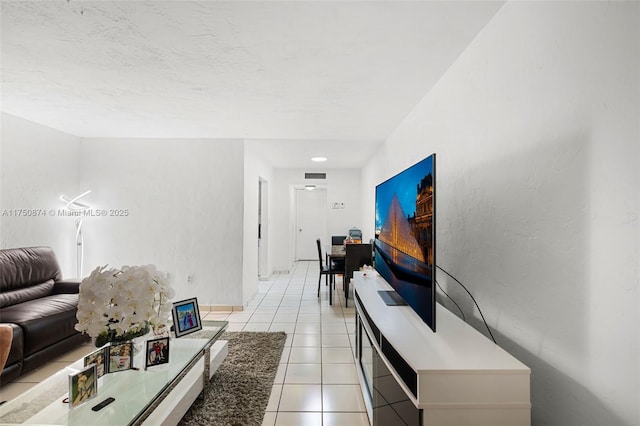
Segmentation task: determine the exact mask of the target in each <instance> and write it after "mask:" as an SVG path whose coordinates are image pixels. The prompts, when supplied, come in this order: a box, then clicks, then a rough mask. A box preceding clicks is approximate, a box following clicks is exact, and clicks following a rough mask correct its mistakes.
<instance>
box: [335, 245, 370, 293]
mask: <svg viewBox="0 0 640 426" xmlns="http://www.w3.org/2000/svg"><path fill="white" fill-rule="evenodd" d="M346 249H347V253H346V255H345V262H344V270H345V273H344V278H343V280H342V283H343V284H342V286H343V287H344V305H345V306H348V300H349V282H350V281H351V278H353V271H358V270H359V269H360V268H361V267H362V266H364V265H369V266H371V265H372V263H373V256H372V252H371V244H347V247H346Z"/></svg>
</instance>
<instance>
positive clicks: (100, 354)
mask: <svg viewBox="0 0 640 426" xmlns="http://www.w3.org/2000/svg"><path fill="white" fill-rule="evenodd" d="M107 356H108V351H107V348H100V349H98V350H97V351H95V352H91V353H90V354H89V355H87V356H85V357H84V366H85V367H88V366H90V365H91V364H95V365H96V374H97V376H96V377H97V378H100V377H102V376H104V373H106V370H107V369H106V368H105V367H106V364H107V362H106V360H107Z"/></svg>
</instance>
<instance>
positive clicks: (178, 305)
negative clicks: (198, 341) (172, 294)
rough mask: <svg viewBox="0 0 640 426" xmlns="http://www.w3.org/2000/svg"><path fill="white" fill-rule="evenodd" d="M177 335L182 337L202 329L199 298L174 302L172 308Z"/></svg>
mask: <svg viewBox="0 0 640 426" xmlns="http://www.w3.org/2000/svg"><path fill="white" fill-rule="evenodd" d="M171 313H172V315H173V327H174V330H175V333H176V337H182V336H184V335H186V334H189V333H193V332H194V331H198V330H202V322H201V321H200V310H199V309H198V299H197V298H195V297H194V298H192V299H186V300H182V301H180V302H174V303H173V309H172V310H171Z"/></svg>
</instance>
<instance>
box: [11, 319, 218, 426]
mask: <svg viewBox="0 0 640 426" xmlns="http://www.w3.org/2000/svg"><path fill="white" fill-rule="evenodd" d="M202 325H203V328H202V330H200V331H197V332H195V333H192V334H189V335H186V336H184V337H181V338H174V337H172V338H171V340H170V344H169V351H170V352H169V362H168V363H166V364H161V365H158V366H153V367H150V368H149V369H147V370H145V368H144V367H145V352H146V351H145V350H140V351H138V353H136V354H135V355H134V362H133V366H134V368H138V369H131V370H126V371H120V372H116V373H109V374H105V375H104V376H102V377H101V378H100V379H98V395H97V396H96V397H95V398H93V399H90V400H88V401H86V402H85V403H84V404H82V405H80V406H77V407H75V408H73V409H69V404H68V403H67V402H64V401H66V400H67V397H68V396H69V395H68V394H69V375H70V374H74V373H76V372H78V371H79V370H80V369H82V368H83V366H84V364H83V363H84V360H83V359H80V360H78V361H76V362H74V363H73V364H71V365H69V366H67V367H65V368H63V369H62V370H60V371H58V372H57V373H55V374H54V375H53V376H51V377H49V378H47V379H46V380H44V381H42V382H41V383H39V384H38V385H36V386H34V387H33V388H31V389H30V390H28V391H27V392H25V393H23V394H22V395H20V396H18V397H17V398H15V399H13V400H11V401H8V402H6V403H5V404H3V405H1V406H0V425H7V424H46V425H140V424H150V425H156V424H160V423H163V422H165V421H167V420H168V419H169V422H170V423H177V422H178V421H179V420H180V419H181V418H182V416H183V415H184V413H186V411H187V410H188V409H189V407H191V404H193V401H195V399H196V398H198V396H199V395H201V393H202V390H203V389H204V387H205V386H206V384H207V383H208V382H209V379H210V377H211V375H212V374H213V371H212V369H213V370H215V369H216V368H217V366H219V364H220V363H221V362H222V360H223V359H224V357H225V356H226V354H227V346H226V342H223V341H219V342H217V343H216V341H217V340H218V339H219V337H220V336H221V335H222V333H223V332H224V331H225V330H226V328H227V326H228V322H227V321H202ZM148 338H152V337H148ZM143 340H144V339H143ZM109 397H112V398H115V401H113V402H112V403H110V404H109V405H107V406H105V407H104V408H102V409H100V410H99V411H93V410H92V407H95V406H96V405H97V404H99V403H100V402H102V401H104V400H105V399H107V398H109Z"/></svg>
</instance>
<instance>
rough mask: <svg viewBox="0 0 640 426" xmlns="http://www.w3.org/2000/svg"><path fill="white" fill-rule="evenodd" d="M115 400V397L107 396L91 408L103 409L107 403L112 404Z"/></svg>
mask: <svg viewBox="0 0 640 426" xmlns="http://www.w3.org/2000/svg"><path fill="white" fill-rule="evenodd" d="M113 401H115V398H111V397H109V398H107V399H105V400H104V401H102V402H101V403H100V404H98V405H96V406H95V407H91V409H92V410H93V411H100V410H102V409H103V408H104V407H106V406H107V405H109V404H111V403H112V402H113Z"/></svg>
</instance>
